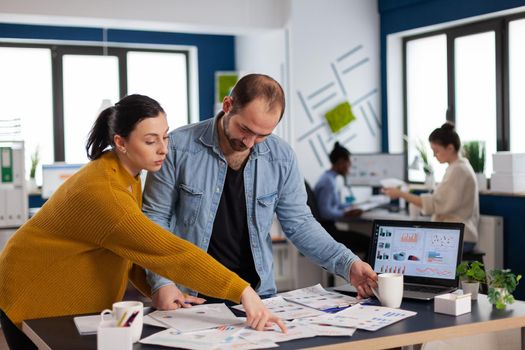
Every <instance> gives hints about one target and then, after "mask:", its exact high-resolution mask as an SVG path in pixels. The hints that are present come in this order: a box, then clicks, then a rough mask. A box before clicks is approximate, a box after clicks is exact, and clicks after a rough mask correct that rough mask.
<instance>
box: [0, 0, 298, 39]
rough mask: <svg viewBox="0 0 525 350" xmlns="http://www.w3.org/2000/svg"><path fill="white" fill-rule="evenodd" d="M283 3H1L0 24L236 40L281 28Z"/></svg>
mask: <svg viewBox="0 0 525 350" xmlns="http://www.w3.org/2000/svg"><path fill="white" fill-rule="evenodd" d="M288 11H289V1H288V0H220V1H216V0H191V1H187V0H149V1H147V2H144V1H139V0H112V1H105V0H90V1H83V0H46V1H39V0H2V1H1V2H0V22H14V23H32V24H50V25H77V26H89V27H94V26H96V27H100V26H102V27H108V28H112V27H118V28H122V29H145V30H161V31H175V32H177V31H182V32H188V31H190V32H195V33H203V32H205V33H214V34H217V33H223V34H240V33H246V31H257V30H268V29H274V28H282V27H283V26H284V24H285V22H286V19H287V18H288Z"/></svg>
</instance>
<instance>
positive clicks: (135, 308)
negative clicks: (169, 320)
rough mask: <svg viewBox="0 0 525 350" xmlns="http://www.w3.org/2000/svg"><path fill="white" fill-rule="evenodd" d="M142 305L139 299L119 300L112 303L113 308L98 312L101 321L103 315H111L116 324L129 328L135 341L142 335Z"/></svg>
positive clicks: (103, 319)
mask: <svg viewBox="0 0 525 350" xmlns="http://www.w3.org/2000/svg"><path fill="white" fill-rule="evenodd" d="M143 314H144V305H143V304H142V303H141V302H140V301H119V302H118V303H113V310H109V309H106V310H104V311H102V312H101V313H100V316H101V318H102V322H104V321H107V319H106V318H104V316H105V315H111V318H112V319H113V320H114V321H115V323H116V324H117V326H120V327H130V328H131V340H132V341H133V342H134V343H136V342H137V341H139V339H140V336H141V335H142V324H143Z"/></svg>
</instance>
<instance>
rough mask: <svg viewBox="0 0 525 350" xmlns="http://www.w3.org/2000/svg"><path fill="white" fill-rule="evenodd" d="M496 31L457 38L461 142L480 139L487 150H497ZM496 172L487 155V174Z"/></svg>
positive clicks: (456, 53) (457, 90)
mask: <svg viewBox="0 0 525 350" xmlns="http://www.w3.org/2000/svg"><path fill="white" fill-rule="evenodd" d="M495 43H496V41H495V33H494V32H493V31H491V32H486V33H480V34H473V35H467V36H461V37H458V38H456V39H455V41H454V45H455V48H454V52H455V57H454V60H455V61H454V63H455V64H454V67H455V70H454V71H455V77H454V81H455V83H456V86H455V92H456V95H455V101H456V105H455V107H456V111H455V112H456V113H455V116H456V129H457V132H458V134H459V136H460V137H461V142H463V143H464V142H468V141H474V140H480V141H483V142H484V143H485V152H486V154H487V155H491V154H493V153H495V152H496V133H495V132H494V131H495V130H496V128H497V125H496V113H497V111H496V53H495V50H496V45H495ZM491 173H492V157H486V161H485V174H486V175H487V176H489V177H490V174H491Z"/></svg>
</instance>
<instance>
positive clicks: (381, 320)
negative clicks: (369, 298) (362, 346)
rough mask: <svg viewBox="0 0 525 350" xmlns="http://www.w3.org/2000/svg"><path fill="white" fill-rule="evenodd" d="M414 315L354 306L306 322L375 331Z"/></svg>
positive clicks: (395, 310) (394, 310) (409, 312)
mask: <svg viewBox="0 0 525 350" xmlns="http://www.w3.org/2000/svg"><path fill="white" fill-rule="evenodd" d="M416 314H417V312H413V311H407V310H401V309H392V308H388V307H383V306H374V305H354V306H352V307H349V308H348V309H345V310H343V311H341V312H338V313H336V314H327V315H325V316H320V317H314V318H309V319H307V321H309V322H312V323H323V324H330V325H333V326H340V327H355V328H359V329H365V330H367V331H376V330H378V329H381V328H383V327H385V326H388V325H391V324H393V323H396V322H398V321H401V320H403V319H405V318H408V317H412V316H414V315H416Z"/></svg>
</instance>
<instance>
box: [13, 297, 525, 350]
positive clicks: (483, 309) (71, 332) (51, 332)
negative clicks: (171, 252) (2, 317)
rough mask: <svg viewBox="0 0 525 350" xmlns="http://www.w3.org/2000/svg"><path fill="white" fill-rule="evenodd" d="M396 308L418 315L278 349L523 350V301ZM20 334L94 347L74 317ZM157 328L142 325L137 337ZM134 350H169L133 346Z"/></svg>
mask: <svg viewBox="0 0 525 350" xmlns="http://www.w3.org/2000/svg"><path fill="white" fill-rule="evenodd" d="M401 308H403V309H406V310H411V311H416V312H417V313H418V314H417V315H416V316H414V317H410V318H408V319H405V320H403V321H400V322H398V323H395V324H393V325H391V326H388V327H385V328H383V329H380V330H378V331H375V332H368V331H364V330H357V331H356V332H355V333H354V335H353V336H352V337H315V338H306V339H297V340H292V341H289V342H284V343H279V348H278V349H302V348H319V349H334V350H335V349H385V348H393V347H401V346H408V345H413V344H422V343H425V342H428V341H432V340H440V339H447V338H455V337H461V336H469V335H475V334H479V333H484V332H494V331H501V330H509V329H518V328H520V329H521V349H522V350H525V342H524V336H525V303H524V302H520V301H517V302H515V303H514V304H512V305H509V306H507V309H506V310H496V309H494V308H493V307H492V305H491V304H490V303H489V302H488V300H487V297H486V296H485V295H480V296H479V299H478V301H477V302H473V303H472V312H471V313H468V314H464V315H461V316H457V317H454V316H449V315H443V314H436V313H434V304H433V303H432V302H422V301H409V300H406V301H403V304H402V305H401ZM22 330H23V331H24V333H25V334H27V335H28V336H29V337H30V338H31V339H32V340H33V342H35V344H37V345H38V347H39V348H40V349H53V350H62V349H64V350H65V349H68V350H69V349H77V350H82V349H86V350H87V349H96V347H97V338H96V335H84V336H81V335H79V334H78V332H77V329H76V327H75V324H74V323H73V316H66V317H55V318H47V319H38V320H28V321H24V322H23V324H22ZM160 330H161V328H157V327H152V326H148V325H144V330H143V332H142V337H146V336H149V335H151V334H154V333H156V332H159V331H160ZM133 349H170V348H166V347H160V346H153V345H146V344H140V343H136V344H135V345H134V346H133Z"/></svg>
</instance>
